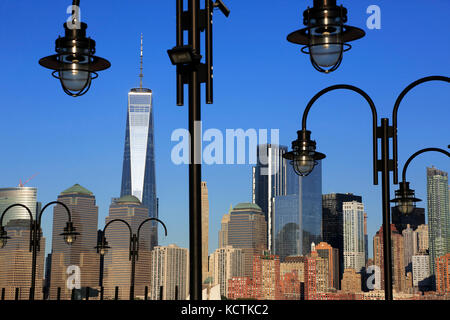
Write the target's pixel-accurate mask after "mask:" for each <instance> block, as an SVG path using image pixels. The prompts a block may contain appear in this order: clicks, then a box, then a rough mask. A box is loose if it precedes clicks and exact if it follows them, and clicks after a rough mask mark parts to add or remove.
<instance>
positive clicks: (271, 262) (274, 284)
mask: <svg viewBox="0 0 450 320" xmlns="http://www.w3.org/2000/svg"><path fill="white" fill-rule="evenodd" d="M253 297H254V299H257V300H281V299H282V290H281V278H280V259H279V257H278V256H275V255H268V254H264V255H260V256H255V257H254V260H253Z"/></svg>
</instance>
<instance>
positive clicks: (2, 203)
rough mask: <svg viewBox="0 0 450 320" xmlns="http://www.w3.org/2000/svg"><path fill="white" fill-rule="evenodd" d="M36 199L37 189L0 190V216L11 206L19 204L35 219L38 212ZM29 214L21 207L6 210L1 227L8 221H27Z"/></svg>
mask: <svg viewBox="0 0 450 320" xmlns="http://www.w3.org/2000/svg"><path fill="white" fill-rule="evenodd" d="M36 199H37V189H36V188H32V187H17V188H1V189H0V215H1V214H2V213H3V212H4V211H5V210H6V209H7V208H8V207H9V206H11V205H13V204H16V203H20V204H23V205H26V206H27V207H28V208H29V209H30V211H31V214H32V216H33V218H36V211H37V210H39V203H38V202H37V201H36ZM29 219H30V214H29V213H28V212H27V211H26V209H25V208H22V207H14V208H12V209H10V210H8V213H7V214H6V215H5V218H4V219H3V226H6V225H7V224H8V222H9V221H10V220H29Z"/></svg>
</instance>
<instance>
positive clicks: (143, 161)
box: [120, 42, 158, 248]
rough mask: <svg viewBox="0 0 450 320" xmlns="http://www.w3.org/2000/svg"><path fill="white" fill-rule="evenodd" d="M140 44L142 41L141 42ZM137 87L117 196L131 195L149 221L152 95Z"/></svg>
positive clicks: (153, 209) (152, 203)
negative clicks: (145, 212)
mask: <svg viewBox="0 0 450 320" xmlns="http://www.w3.org/2000/svg"><path fill="white" fill-rule="evenodd" d="M141 44H142V42H141ZM142 56H143V54H142V46H141V75H140V76H141V85H140V88H134V89H131V90H130V92H129V93H128V112H127V125H126V132H125V150H124V156H123V170H122V188H121V191H120V196H121V197H123V196H127V195H133V196H135V197H136V198H138V199H139V201H141V202H142V205H143V206H145V207H147V208H148V215H149V217H151V218H158V200H157V198H156V179H155V144H154V137H153V130H154V126H153V93H152V90H150V89H146V88H143V87H142V77H143V74H142ZM156 245H158V234H157V225H156V223H153V226H152V235H151V248H153V247H154V246H156Z"/></svg>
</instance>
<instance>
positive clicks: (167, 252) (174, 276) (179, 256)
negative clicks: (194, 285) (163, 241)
mask: <svg viewBox="0 0 450 320" xmlns="http://www.w3.org/2000/svg"><path fill="white" fill-rule="evenodd" d="M188 261H189V251H188V249H185V248H180V247H178V246H176V245H174V244H172V245H169V246H164V247H163V246H158V247H155V248H154V249H153V251H152V264H151V279H152V281H151V290H150V298H151V299H152V300H160V298H161V297H160V288H161V287H163V297H162V299H163V300H175V298H176V290H177V288H178V297H177V298H178V300H186V298H187V296H188V294H189V263H188ZM147 268H148V266H147Z"/></svg>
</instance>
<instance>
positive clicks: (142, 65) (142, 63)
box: [139, 33, 144, 89]
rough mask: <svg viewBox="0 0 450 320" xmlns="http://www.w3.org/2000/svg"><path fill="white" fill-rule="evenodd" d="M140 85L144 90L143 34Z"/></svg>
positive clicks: (142, 39)
mask: <svg viewBox="0 0 450 320" xmlns="http://www.w3.org/2000/svg"><path fill="white" fill-rule="evenodd" d="M139 78H140V85H139V88H141V89H142V80H143V79H144V35H143V34H142V33H141V73H140V74H139Z"/></svg>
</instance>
